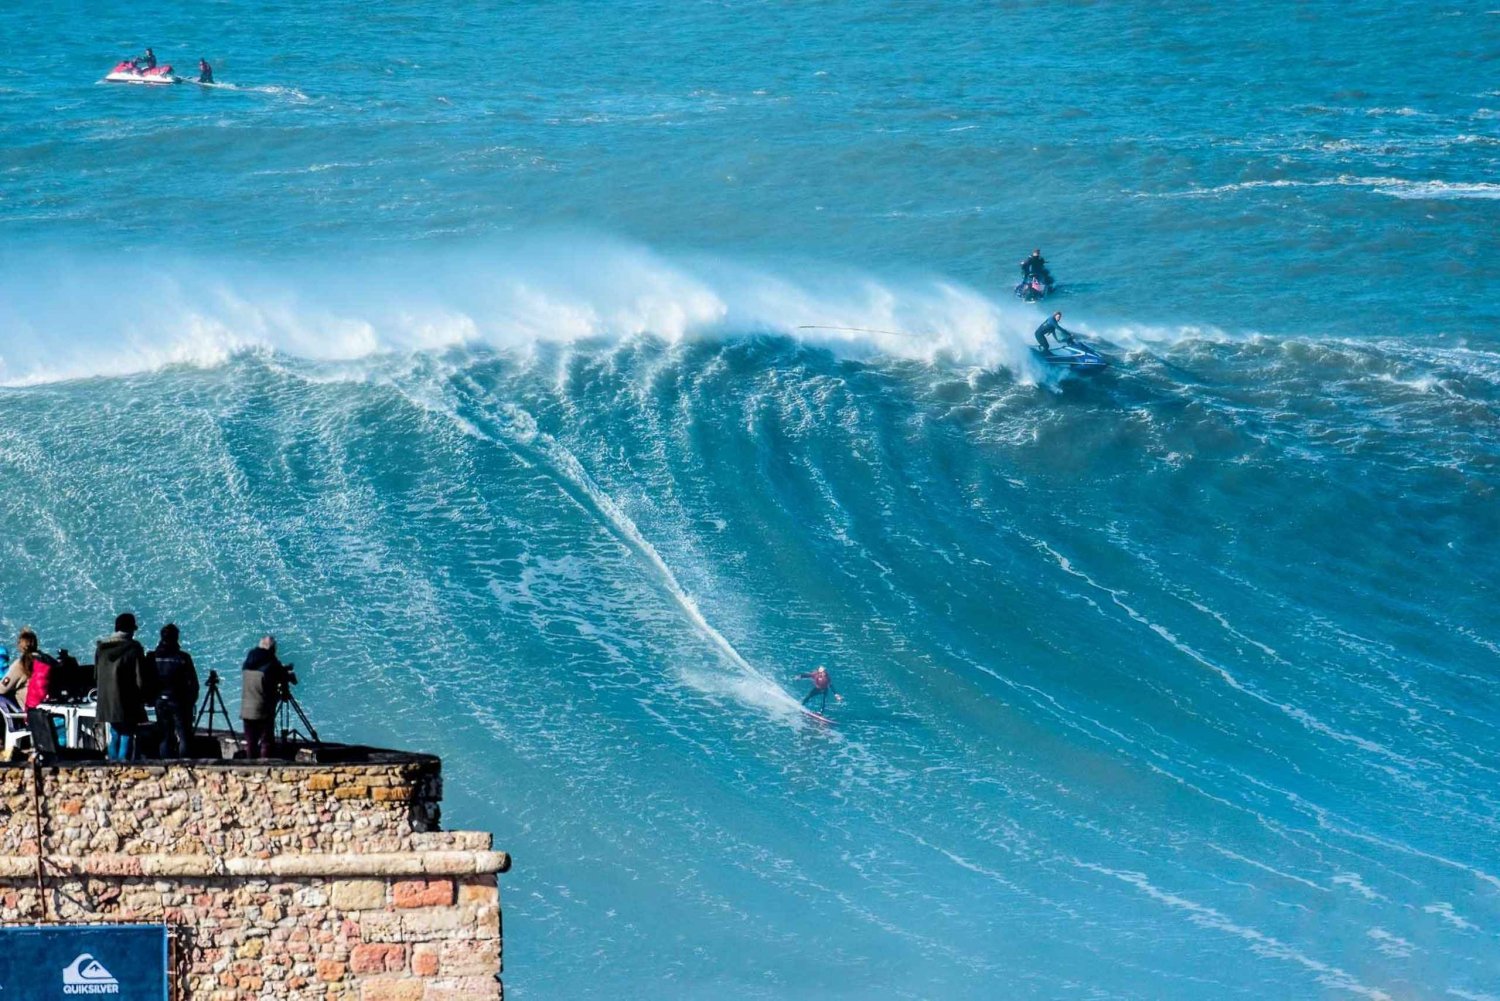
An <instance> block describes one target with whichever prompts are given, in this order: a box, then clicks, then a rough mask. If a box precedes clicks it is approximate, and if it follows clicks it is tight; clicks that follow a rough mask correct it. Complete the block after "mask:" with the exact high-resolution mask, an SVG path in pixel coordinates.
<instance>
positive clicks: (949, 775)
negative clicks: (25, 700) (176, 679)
mask: <svg viewBox="0 0 1500 1001" xmlns="http://www.w3.org/2000/svg"><path fill="white" fill-rule="evenodd" d="M0 29H3V32H4V35H5V37H7V38H9V39H11V40H12V42H13V46H12V59H10V60H8V61H7V64H6V65H5V66H4V67H3V68H0V225H3V231H4V233H5V235H6V239H5V241H4V243H3V245H0V564H3V566H4V568H5V569H4V572H3V573H0V629H3V633H0V635H4V636H5V637H7V638H9V637H13V636H14V634H15V632H16V630H17V629H19V628H20V627H21V626H22V625H31V626H34V627H35V628H36V629H37V630H38V632H39V633H40V634H41V638H42V643H43V646H44V648H46V649H49V650H53V649H56V648H57V647H58V646H67V647H71V648H73V649H74V650H75V651H76V650H79V649H85V650H87V649H90V646H89V645H90V643H91V641H92V640H93V638H95V637H96V636H98V635H99V634H101V633H103V632H106V631H107V629H108V626H109V624H110V622H111V621H112V619H113V616H114V614H115V612H117V611H120V610H124V609H130V610H133V611H134V612H135V613H136V614H137V616H138V617H140V619H141V621H142V623H143V627H144V630H145V634H149V636H150V637H154V630H155V628H156V627H157V626H158V625H159V624H160V623H162V622H165V621H169V620H170V621H175V622H177V623H179V624H180V625H181V626H182V630H183V637H184V641H185V645H186V646H187V647H188V648H189V649H191V650H193V651H194V654H195V656H196V659H197V661H198V663H199V665H200V668H202V669H204V670H206V669H207V668H210V667H214V668H217V669H218V670H219V671H221V672H227V676H228V677H230V678H233V677H234V669H235V667H236V666H237V665H238V663H239V661H240V659H241V658H242V656H243V653H244V651H245V649H247V648H248V647H249V646H250V645H251V644H252V643H253V642H254V640H255V638H256V637H257V636H258V635H259V634H260V633H261V632H263V631H266V630H270V631H274V632H275V633H276V634H277V635H278V637H279V638H280V640H281V645H282V649H283V653H284V656H285V657H286V658H287V659H289V660H292V661H294V662H295V663H296V665H297V669H298V672H299V675H300V677H301V684H300V686H299V687H298V689H297V694H298V696H299V698H300V699H301V700H302V702H303V703H304V705H305V706H306V707H307V710H308V712H309V715H310V716H311V717H312V719H313V721H314V722H315V723H316V724H317V726H318V728H319V730H320V731H321V732H322V733H323V735H324V736H325V737H332V738H335V739H340V740H346V741H351V742H352V741H364V742H370V743H376V744H380V745H387V746H389V745H396V746H399V747H402V748H405V749H412V750H424V751H430V752H433V753H437V754H440V755H441V756H442V757H443V759H444V771H445V777H446V783H445V810H444V821H445V824H446V825H448V826H452V827H464V828H479V829H484V830H490V831H493V832H494V833H495V836H496V843H497V846H498V847H500V848H503V849H505V850H508V851H510V852H511V853H513V855H514V858H515V867H514V869H513V870H512V871H511V872H510V873H509V874H508V875H506V876H505V877H503V879H502V899H503V906H504V918H505V933H506V935H505V958H506V974H505V983H506V990H507V994H508V995H509V996H511V997H514V998H517V999H554V998H558V999H575V998H611V999H614V998H704V999H717V998H731V997H732V998H777V999H780V998H787V999H802V998H855V997H860V998H864V997H877V996H878V997H889V998H921V999H948V998H954V999H967V998H974V999H993V998H1018V999H1019V998H1024V999H1030V998H1039V999H1053V998H1077V999H1103V998H1108V999H1141V1001H1160V999H1225V998H1247V999H1250V998H1255V999H1260V998H1299V999H1300V998H1345V997H1354V998H1369V999H1401V1001H1407V999H1439V998H1442V999H1450V998H1459V999H1466V1001H1496V999H1500V944H1497V941H1496V939H1497V936H1500V848H1497V845H1500V793H1497V776H1500V676H1497V669H1500V614H1497V612H1496V610H1495V599H1496V592H1495V584H1494V582H1495V581H1496V579H1497V576H1500V505H1497V501H1500V439H1497V434H1496V428H1497V418H1500V294H1497V293H1500V77H1497V69H1500V11H1494V10H1486V9H1483V5H1443V4H1437V5H1432V4H1414V3H1394V4H1347V3H1331V2H1309V3H1299V4H1283V3H1268V2H1263V0H1249V2H1246V3H1240V4H1233V5H1221V4H1209V3H1191V2H1185V3H1180V4H1163V5H1146V4H1127V3H1118V2H1097V3H1083V2H1080V3H1017V4H1009V5H996V4H990V3H946V4H939V3H930V2H920V0H907V2H902V3H891V2H877V0H848V2H845V3H840V4H831V3H818V2H803V3H790V2H750V0H721V2H707V0H679V2H677V3H644V2H617V3H602V2H595V3H579V2H569V0H557V2H546V3H541V2H512V3H505V4H474V3H462V2H460V3H458V4H443V5H439V4H435V3H432V2H430V0H392V2H389V3H385V4H379V5H373V4H356V3H349V2H338V0H332V2H326V3H317V4H307V3H298V4H293V3H288V2H284V0H274V2H263V3H256V4H243V3H231V2H205V3H197V4H191V5H178V6H177V7H176V8H175V9H170V10H168V9H160V10H156V9H153V10H147V9H144V8H142V7H141V6H140V5H138V4H126V3H121V2H112V3H100V4H89V5H58V4H49V3H39V2H28V0H19V2H17V3H12V4H9V5H6V6H5V7H4V8H3V9H0ZM147 45H151V46H152V47H153V48H154V49H155V51H156V54H157V56H158V58H159V59H160V60H161V61H162V62H170V63H171V64H173V65H174V66H175V67H176V69H177V71H178V72H179V73H180V74H184V75H195V72H196V71H195V66H196V63H197V60H198V58H199V57H205V58H207V59H208V60H209V62H210V63H212V64H213V67H214V72H215V76H216V78H217V80H218V81H219V82H220V85H219V86H216V87H213V88H204V87H199V86H196V85H193V84H183V85H180V86H176V87H163V88H150V87H138V86H128V85H114V84H104V83H100V82H99V81H100V80H101V78H102V77H103V76H104V74H105V73H106V72H108V70H109V69H110V67H111V66H113V65H114V64H115V63H116V62H117V61H118V60H119V59H120V58H122V57H123V56H125V55H129V54H133V53H138V52H140V51H141V50H142V49H143V48H144V47H145V46H147ZM1033 247H1040V248H1041V249H1042V251H1043V253H1044V254H1045V256H1046V258H1047V260H1048V262H1049V264H1050V266H1051V268H1052V270H1053V273H1054V274H1055V275H1056V276H1057V278H1058V280H1059V282H1060V283H1061V284H1060V288H1059V290H1058V292H1057V294H1056V295H1055V297H1053V298H1049V299H1048V300H1046V301H1044V302H1042V303H1039V304H1026V303H1022V302H1020V301H1019V300H1017V299H1016V298H1015V297H1014V296H1013V295H1012V293H1011V288H1012V286H1013V285H1014V283H1015V281H1016V279H1017V274H1018V272H1017V262H1019V261H1020V259H1021V258H1022V257H1023V256H1024V255H1025V254H1026V253H1028V252H1029V251H1030V250H1031V249H1032V248H1033ZM1052 309H1060V310H1062V311H1063V312H1064V314H1065V318H1064V321H1063V322H1064V325H1065V326H1067V327H1068V328H1069V329H1072V330H1075V331H1077V332H1078V333H1079V334H1080V335H1081V336H1083V337H1084V338H1086V339H1088V340H1089V342H1090V343H1093V344H1095V345H1096V346H1097V347H1098V348H1099V349H1100V350H1101V351H1102V352H1103V353H1104V355H1105V356H1106V357H1107V358H1108V359H1109V360H1110V362H1111V367H1110V368H1109V369H1107V370H1105V371H1102V372H1090V373H1081V372H1066V371H1059V370H1057V369H1055V368H1051V367H1049V366H1046V365H1044V364H1042V363H1041V362H1040V361H1039V359H1038V358H1037V357H1036V355H1035V354H1034V352H1032V351H1031V350H1030V345H1031V343H1032V341H1031V331H1032V329H1033V328H1034V327H1035V326H1036V325H1037V324H1038V323H1039V322H1040V321H1041V319H1042V318H1043V317H1044V316H1045V315H1046V314H1047V313H1048V312H1049V311H1050V310H1052ZM819 664H825V665H827V666H828V668H829V669H830V671H831V672H832V675H833V679H834V684H835V685H836V687H837V689H838V691H839V693H840V694H841V695H843V697H844V701H843V702H842V703H834V702H830V703H829V715H830V716H831V717H832V718H833V719H834V723H833V725H832V726H823V725H820V724H817V723H815V722H811V721H809V720H807V719H806V718H805V717H803V716H802V715H801V713H800V712H799V711H798V708H797V701H798V700H799V699H800V698H801V697H802V695H803V694H804V692H805V690H806V684H807V683H806V682H805V681H803V680H798V679H797V678H796V677H795V676H796V675H798V674H802V673H805V672H807V671H810V670H811V669H812V668H813V667H814V666H816V665H819ZM228 694H229V696H230V702H231V705H233V704H234V698H235V696H237V694H238V692H237V686H235V685H233V684H231V685H229V686H228Z"/></svg>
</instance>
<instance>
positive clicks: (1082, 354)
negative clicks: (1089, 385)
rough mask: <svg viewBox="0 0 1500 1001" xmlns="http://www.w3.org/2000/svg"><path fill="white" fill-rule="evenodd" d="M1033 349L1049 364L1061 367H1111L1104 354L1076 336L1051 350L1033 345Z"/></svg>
mask: <svg viewBox="0 0 1500 1001" xmlns="http://www.w3.org/2000/svg"><path fill="white" fill-rule="evenodd" d="M1031 350H1033V351H1035V352H1036V354H1037V357H1038V358H1040V359H1041V360H1042V361H1044V362H1046V363H1047V364H1048V365H1056V366H1057V367H1059V368H1083V369H1091V368H1109V362H1107V361H1105V360H1104V356H1103V355H1101V354H1100V353H1099V352H1097V351H1095V350H1094V349H1093V348H1092V347H1090V346H1089V345H1087V344H1085V343H1083V341H1080V340H1079V339H1078V338H1076V337H1075V338H1073V340H1071V341H1064V342H1063V343H1062V344H1059V345H1057V347H1055V348H1053V349H1052V350H1051V351H1050V352H1049V351H1043V350H1042V349H1041V348H1038V347H1033V348H1032V349H1031Z"/></svg>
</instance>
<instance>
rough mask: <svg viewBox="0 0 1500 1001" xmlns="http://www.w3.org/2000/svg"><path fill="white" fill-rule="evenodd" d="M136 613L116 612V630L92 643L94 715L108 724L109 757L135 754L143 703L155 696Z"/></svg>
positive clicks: (121, 758)
mask: <svg viewBox="0 0 1500 1001" xmlns="http://www.w3.org/2000/svg"><path fill="white" fill-rule="evenodd" d="M135 628H136V626H135V616H134V615H131V614H130V613H129V612H122V613H121V614H119V615H117V616H115V631H114V632H113V633H111V634H110V635H109V636H106V637H104V638H103V639H101V640H100V641H99V642H98V643H97V644H95V646H94V673H95V675H96V676H97V682H96V683H97V686H98V690H99V703H98V705H97V706H95V714H96V715H95V718H96V719H97V720H98V721H99V722H100V723H107V724H109V750H108V751H107V752H106V755H105V756H106V757H108V758H109V759H110V760H111V761H129V760H131V759H132V758H134V757H135V753H136V748H135V738H136V734H137V733H138V732H139V731H140V726H141V724H142V723H144V722H146V703H147V702H149V701H150V700H151V699H152V697H153V696H154V694H155V692H154V688H155V684H154V681H155V679H154V678H152V677H151V676H150V674H149V668H148V667H147V665H146V651H145V649H144V648H143V647H142V646H141V645H140V644H139V643H137V642H136V641H135Z"/></svg>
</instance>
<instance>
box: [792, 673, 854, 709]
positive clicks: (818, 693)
mask: <svg viewBox="0 0 1500 1001" xmlns="http://www.w3.org/2000/svg"><path fill="white" fill-rule="evenodd" d="M797 677H798V678H799V679H801V678H807V679H808V680H809V681H811V682H812V690H811V691H809V692H808V693H807V695H806V696H805V697H804V698H803V699H802V705H803V706H806V705H807V704H808V703H809V702H811V701H812V700H813V699H814V698H816V699H818V700H819V701H818V712H822V711H823V710H824V709H825V708H826V707H827V705H828V696H829V695H832V696H833V701H835V702H842V701H844V697H843V696H842V695H840V694H839V693H838V692H835V691H834V690H833V679H832V678H830V677H829V676H828V668H826V667H824V666H823V665H822V664H819V665H818V666H817V667H815V668H813V669H812V670H811V671H808V672H807V673H806V674H799V675H797Z"/></svg>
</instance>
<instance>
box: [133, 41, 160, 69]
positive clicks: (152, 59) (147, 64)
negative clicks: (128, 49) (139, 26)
mask: <svg viewBox="0 0 1500 1001" xmlns="http://www.w3.org/2000/svg"><path fill="white" fill-rule="evenodd" d="M135 62H136V68H137V69H142V70H154V69H156V53H155V52H152V51H151V46H149V45H148V46H146V54H145V55H144V56H141V57H140V58H139V59H137V60H136V61H135Z"/></svg>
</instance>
